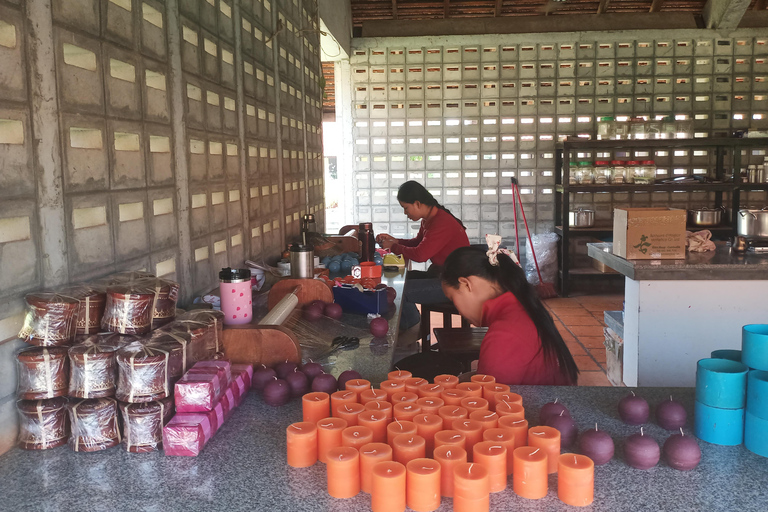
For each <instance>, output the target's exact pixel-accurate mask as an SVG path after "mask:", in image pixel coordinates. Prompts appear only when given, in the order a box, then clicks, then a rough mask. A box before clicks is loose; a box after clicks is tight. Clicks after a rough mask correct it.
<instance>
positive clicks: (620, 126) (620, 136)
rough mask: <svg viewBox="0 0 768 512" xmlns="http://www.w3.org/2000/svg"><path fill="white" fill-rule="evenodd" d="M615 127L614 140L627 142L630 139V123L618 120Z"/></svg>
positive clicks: (614, 124)
mask: <svg viewBox="0 0 768 512" xmlns="http://www.w3.org/2000/svg"><path fill="white" fill-rule="evenodd" d="M613 126H614V137H613V138H614V139H615V140H627V139H629V122H628V121H627V120H626V119H625V120H623V121H620V120H618V119H617V120H616V121H614V123H613Z"/></svg>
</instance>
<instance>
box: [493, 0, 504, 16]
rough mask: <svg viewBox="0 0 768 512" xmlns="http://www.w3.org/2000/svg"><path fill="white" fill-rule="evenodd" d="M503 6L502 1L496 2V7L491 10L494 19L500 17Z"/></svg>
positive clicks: (497, 0)
mask: <svg viewBox="0 0 768 512" xmlns="http://www.w3.org/2000/svg"><path fill="white" fill-rule="evenodd" d="M503 4H504V0H496V7H495V8H494V10H493V15H494V16H495V17H497V18H498V17H499V16H501V9H502V7H503Z"/></svg>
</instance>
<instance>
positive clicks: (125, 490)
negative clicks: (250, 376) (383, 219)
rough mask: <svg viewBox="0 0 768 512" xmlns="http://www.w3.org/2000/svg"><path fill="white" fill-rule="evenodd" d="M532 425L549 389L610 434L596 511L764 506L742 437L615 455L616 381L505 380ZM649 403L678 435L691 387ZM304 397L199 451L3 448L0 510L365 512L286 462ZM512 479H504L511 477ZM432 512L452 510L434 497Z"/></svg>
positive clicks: (759, 471)
mask: <svg viewBox="0 0 768 512" xmlns="http://www.w3.org/2000/svg"><path fill="white" fill-rule="evenodd" d="M514 391H515V392H518V393H520V394H521V395H522V396H523V399H524V405H525V406H526V416H527V418H528V420H529V422H531V424H532V425H535V424H537V421H538V418H537V411H538V410H539V408H540V407H541V406H542V405H543V404H544V403H546V402H550V401H552V400H554V399H555V398H557V399H559V401H561V402H563V403H564V404H565V405H566V406H567V407H568V408H569V409H570V411H571V413H572V415H573V417H574V419H575V420H576V423H577V424H578V427H579V428H580V429H588V428H593V427H594V424H595V422H597V423H598V424H599V426H600V428H601V429H603V430H605V431H607V432H608V433H610V434H611V435H612V436H613V438H614V441H615V442H616V457H615V458H614V459H613V460H612V461H611V462H609V463H608V464H607V465H604V466H599V467H597V468H596V469H595V501H594V503H593V504H592V505H591V506H589V507H585V508H584V509H583V510H587V511H589V510H593V511H611V512H616V511H633V512H634V511H644V510H647V511H658V510H665V511H667V510H674V511H688V510H690V511H700V510H728V511H735V510H738V511H739V512H749V511H761V512H762V511H763V510H765V503H766V500H768V459H767V458H763V457H759V456H757V455H755V454H753V453H751V452H749V451H748V450H747V449H746V448H744V447H743V446H735V447H725V446H715V445H711V444H708V443H705V442H703V441H699V444H700V446H701V450H702V461H701V464H700V465H699V466H698V468H696V469H695V470H693V471H688V472H681V471H677V470H674V469H672V468H670V467H669V466H667V465H666V463H664V462H663V461H662V462H660V463H659V464H658V465H657V466H656V467H655V468H652V469H650V470H648V471H640V470H636V469H633V468H631V467H629V466H627V465H626V464H625V463H624V462H623V460H622V457H623V455H622V448H621V445H622V440H623V438H625V437H626V436H628V435H630V434H632V433H635V432H637V431H638V430H639V428H638V427H629V426H626V425H624V424H623V423H622V422H621V421H620V420H619V419H618V418H617V413H616V404H617V403H618V401H619V399H620V398H621V397H623V396H624V395H625V394H626V393H627V390H626V389H620V388H602V387H601V388H588V387H568V388H566V387H549V386H539V387H536V386H524V387H518V388H516V389H514ZM636 392H637V393H638V394H639V395H641V396H643V397H645V398H646V399H647V400H648V401H649V403H650V405H651V407H652V408H653V407H654V406H655V405H656V404H657V403H658V402H660V401H661V400H663V399H665V398H666V397H668V396H669V395H670V394H672V395H673V396H674V397H675V399H677V400H679V401H681V402H682V403H684V404H685V405H686V407H687V409H688V414H689V422H688V427H689V428H687V429H686V433H689V432H692V421H693V410H692V409H693V400H694V390H693V389H688V388H671V389H670V388H640V389H638V390H636ZM300 419H301V404H300V401H299V400H294V401H292V402H291V403H290V404H288V405H286V406H283V407H280V408H273V407H270V406H267V405H265V404H264V403H263V402H262V401H261V398H260V397H259V396H258V395H256V394H255V393H250V394H249V395H248V397H246V399H245V401H244V403H243V405H242V406H241V407H240V408H238V409H237V410H236V411H235V412H234V414H233V415H232V417H231V418H230V419H229V421H228V422H227V423H225V424H224V426H223V427H222V428H221V430H219V432H218V434H217V435H216V436H215V437H214V438H213V439H212V440H211V441H210V442H209V443H208V445H207V446H206V447H205V449H204V450H203V452H202V453H201V454H200V455H199V456H198V457H193V458H186V457H166V456H164V455H163V454H162V452H159V453H158V452H155V453H148V454H130V453H127V452H125V451H124V450H123V449H122V448H121V447H118V448H112V449H109V450H106V451H104V452H98V453H75V452H72V451H70V450H69V448H67V447H66V446H63V447H60V448H56V449H53V450H48V451H42V452H25V451H22V450H19V449H16V448H14V449H12V450H11V451H9V452H8V453H6V454H5V455H3V456H2V457H0V481H2V482H3V483H2V485H1V486H0V499H2V503H3V506H2V508H3V509H5V510H19V511H26V510H72V511H80V510H88V511H102V510H103V511H109V512H113V511H131V512H135V511H138V510H153V511H167V510H184V511H203V510H214V509H218V510H234V511H240V510H243V511H245V510H248V511H250V510H269V511H274V512H283V511H284V512H289V511H290V512H300V511H306V512H315V511H333V512H356V511H367V510H370V496H369V495H367V494H364V493H360V494H359V495H357V496H355V497H354V498H350V499H346V500H338V499H334V498H331V497H330V496H328V494H327V492H326V473H325V467H324V465H323V464H321V463H317V464H315V465H314V466H312V467H309V468H303V469H296V468H291V467H289V466H287V464H286V462H285V428H286V427H287V426H288V425H289V424H290V423H292V422H295V421H300ZM645 433H646V435H650V436H652V437H653V438H654V439H656V440H657V441H658V442H659V443H660V444H663V442H664V440H665V439H666V438H667V437H668V436H669V435H670V434H671V433H670V432H667V431H665V430H662V429H661V427H658V426H656V425H653V424H649V425H646V427H645ZM510 482H511V479H510ZM549 484H550V485H549V493H548V495H547V496H546V497H545V498H543V499H541V500H526V499H523V498H520V497H519V496H517V495H516V494H515V493H514V492H513V491H512V489H511V487H509V488H507V489H506V490H504V491H502V492H499V493H495V494H492V495H491V510H494V511H510V510H523V511H555V510H557V511H560V510H576V509H575V508H573V507H569V506H566V505H564V504H563V503H562V502H560V501H559V500H558V499H557V477H556V475H551V476H550V478H549ZM439 510H440V511H441V512H448V511H450V510H452V500H450V499H448V498H443V500H442V505H441V507H440V509H439Z"/></svg>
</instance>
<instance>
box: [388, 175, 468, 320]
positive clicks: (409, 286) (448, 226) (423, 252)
mask: <svg viewBox="0 0 768 512" xmlns="http://www.w3.org/2000/svg"><path fill="white" fill-rule="evenodd" d="M397 200H398V201H399V202H400V206H402V207H403V211H404V212H405V215H406V216H407V217H408V219H410V220H412V221H419V220H420V221H421V227H420V228H419V233H418V234H417V235H416V238H411V239H397V238H395V237H393V236H392V235H389V234H387V233H382V234H380V235H378V236H377V237H376V241H377V242H378V243H379V245H381V246H382V247H383V248H384V249H390V250H391V251H392V252H393V253H395V254H402V255H403V256H405V257H406V258H407V259H409V260H411V261H417V262H425V261H430V260H431V261H432V264H431V265H430V267H429V269H428V270H427V271H426V272H419V271H412V270H409V271H408V282H407V283H406V286H405V290H404V291H403V298H404V301H403V310H402V313H401V316H400V329H401V330H405V329H408V328H410V327H412V326H414V325H416V324H417V323H419V320H420V316H419V311H418V309H417V308H416V304H435V303H440V302H447V301H448V299H447V298H446V296H445V295H444V294H443V291H442V288H441V286H440V280H439V279H438V276H439V275H440V268H442V266H443V263H445V258H447V257H448V255H449V254H451V252H453V251H454V250H455V249H458V248H459V247H465V246H468V245H469V238H467V232H466V228H465V227H464V224H462V223H461V221H460V220H459V219H457V218H456V217H455V216H454V215H453V214H452V213H451V212H450V211H449V210H447V209H446V208H445V207H444V206H443V205H441V204H440V203H438V202H437V200H436V199H435V197H434V196H433V195H432V194H430V193H429V191H428V190H427V189H426V188H424V187H423V186H422V185H421V184H420V183H418V182H416V181H406V182H405V183H403V184H402V185H400V188H399V189H398V191H397Z"/></svg>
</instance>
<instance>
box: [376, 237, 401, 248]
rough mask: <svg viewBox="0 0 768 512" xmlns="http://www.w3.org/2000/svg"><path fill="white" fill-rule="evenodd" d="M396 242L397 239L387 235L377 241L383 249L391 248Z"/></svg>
mask: <svg viewBox="0 0 768 512" xmlns="http://www.w3.org/2000/svg"><path fill="white" fill-rule="evenodd" d="M396 243H397V239H395V238H393V237H389V238H387V239H384V240H382V241H381V242H379V245H380V246H381V247H382V248H383V249H391V248H392V246H393V245H395V244H396Z"/></svg>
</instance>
